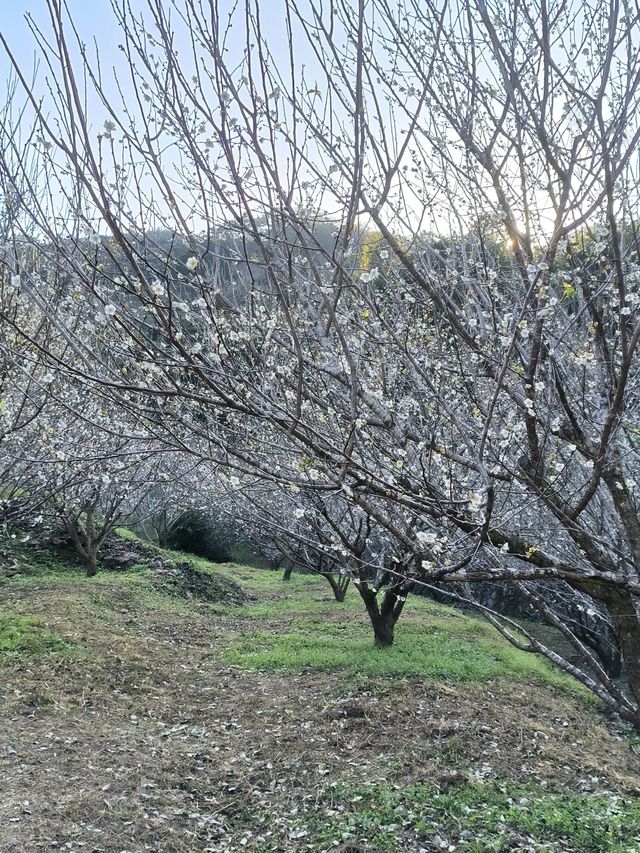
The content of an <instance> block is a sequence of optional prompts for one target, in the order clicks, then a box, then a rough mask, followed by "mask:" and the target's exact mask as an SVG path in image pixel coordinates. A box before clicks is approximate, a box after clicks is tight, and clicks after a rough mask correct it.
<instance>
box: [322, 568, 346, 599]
mask: <svg viewBox="0 0 640 853" xmlns="http://www.w3.org/2000/svg"><path fill="white" fill-rule="evenodd" d="M321 574H322V576H323V577H325V578H326V579H327V580H328V581H329V586H330V587H331V589H332V590H333V596H334V598H335V600H336V601H337V602H339V603H342V602H343V601H344V600H345V598H346V595H347V590H348V589H349V581H350V580H351V579H350V578H349V577H348V576H347V575H338V577H336V576H335V575H334V574H332V573H331V572H321Z"/></svg>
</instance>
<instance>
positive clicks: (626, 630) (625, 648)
mask: <svg viewBox="0 0 640 853" xmlns="http://www.w3.org/2000/svg"><path fill="white" fill-rule="evenodd" d="M607 607H608V610H609V613H610V614H611V618H612V619H613V624H614V627H615V631H616V635H617V637H618V643H619V645H620V651H621V652H622V659H623V660H624V670H625V673H626V675H627V677H628V679H629V686H630V687H631V692H632V693H633V695H634V697H635V699H636V702H638V704H640V618H639V617H638V613H637V611H636V608H635V602H634V600H633V596H632V595H630V594H629V593H627V592H619V591H615V592H612V593H610V594H609V595H608V596H607Z"/></svg>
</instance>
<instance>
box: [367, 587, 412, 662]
mask: <svg viewBox="0 0 640 853" xmlns="http://www.w3.org/2000/svg"><path fill="white" fill-rule="evenodd" d="M358 591H359V593H360V597H361V598H362V600H363V601H364V606H365V607H366V608H367V613H368V614H369V619H370V620H371V626H372V628H373V641H374V645H375V646H376V648H378V649H382V648H388V647H389V646H392V645H393V640H394V630H395V625H396V622H397V621H398V619H399V617H400V614H401V613H402V608H403V607H404V596H403V595H401V592H403V591H404V592H405V594H406V591H405V590H404V587H396V586H391V587H388V588H387V589H386V590H385V593H384V598H383V599H382V606H380V605H379V604H378V598H377V593H376V592H375V591H374V590H373V589H371V587H370V586H369V584H367V583H361V584H359V585H358Z"/></svg>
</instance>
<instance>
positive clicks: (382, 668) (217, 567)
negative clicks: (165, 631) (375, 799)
mask: <svg viewBox="0 0 640 853" xmlns="http://www.w3.org/2000/svg"><path fill="white" fill-rule="evenodd" d="M118 532H119V533H120V534H121V535H125V536H126V537H127V538H129V539H131V540H135V539H136V537H135V536H134V535H133V534H131V533H129V532H127V531H124V530H120V531H118ZM157 550H158V551H159V553H162V554H164V555H165V556H168V557H170V558H171V559H172V560H178V561H179V560H182V559H184V560H188V561H190V562H191V563H192V564H194V565H195V566H196V567H197V568H198V569H200V570H202V571H206V572H215V573H217V574H221V575H223V576H226V577H229V578H232V579H233V580H235V581H237V582H238V583H239V584H240V585H241V586H242V587H243V588H244V589H245V590H246V591H247V592H248V593H249V594H250V595H252V596H253V600H252V601H250V602H248V603H247V604H245V605H243V606H237V605H226V604H221V603H218V604H213V605H196V603H195V602H192V601H185V602H180V601H171V596H169V595H167V594H165V593H164V592H158V591H156V590H154V589H153V587H152V586H151V585H150V583H149V572H148V569H147V568H146V566H145V563H144V561H142V563H141V564H140V565H139V566H137V567H134V568H133V569H129V570H127V571H126V572H104V571H103V572H100V573H99V574H98V576H97V577H95V578H91V579H90V580H87V579H85V578H84V576H83V569H82V567H79V566H67V565H64V564H63V563H61V562H60V561H59V560H58V559H57V558H56V556H55V555H54V554H53V553H50V552H48V551H35V550H31V549H26V548H25V549H23V557H24V561H25V562H27V561H28V562H27V564H28V566H29V574H28V575H20V576H18V577H16V578H15V579H12V581H11V583H15V584H21V583H25V584H28V583H31V582H33V580H34V579H38V578H42V577H49V578H55V577H62V576H64V577H65V578H67V579H68V580H73V581H74V583H77V585H78V592H79V593H80V592H83V591H84V590H85V589H86V591H87V594H88V595H89V600H90V602H91V603H92V604H93V605H94V606H96V607H98V608H103V609H104V610H105V611H108V610H109V609H111V608H115V609H118V608H120V607H122V606H123V602H121V601H120V599H119V598H116V599H113V597H112V596H111V595H110V594H109V592H108V590H106V591H105V590H103V589H102V587H103V586H107V587H111V586H112V585H113V584H117V585H118V586H121V587H125V588H127V589H128V590H129V591H130V592H131V595H132V596H133V598H132V600H131V605H133V604H134V603H135V606H136V607H147V608H150V609H157V610H162V609H170V610H181V611H184V612H185V615H188V611H189V610H192V609H193V608H194V607H195V606H203V607H205V608H206V607H209V608H210V610H211V611H212V612H213V613H221V614H227V615H233V616H234V617H239V618H241V619H243V620H246V623H245V625H244V626H243V630H242V633H241V636H240V638H239V639H235V640H231V639H230V640H229V641H227V643H226V645H225V647H224V648H223V650H222V654H223V656H224V659H225V660H226V661H227V662H228V663H231V664H235V665H239V666H242V667H245V668H250V669H264V670H272V671H273V670H280V671H285V672H299V671H300V670H315V671H324V672H339V673H341V674H342V675H344V676H345V677H348V678H352V679H356V680H357V679H359V678H370V677H372V676H374V677H375V676H385V677H388V676H394V677H416V678H424V679H429V680H438V679H440V680H447V679H449V680H455V681H482V680H485V679H491V678H519V679H523V680H526V679H536V680H539V681H542V682H544V683H547V684H551V685H553V686H556V687H562V688H565V689H570V690H571V691H572V692H582V693H583V694H585V693H586V691H584V690H581V688H580V687H579V686H578V685H577V684H575V683H574V682H573V681H571V680H570V679H569V678H567V677H565V676H563V675H562V674H561V673H560V672H558V671H557V670H555V669H553V668H552V667H551V666H550V665H549V664H548V663H547V662H546V661H545V660H543V659H542V658H539V657H537V656H534V655H531V654H527V653H525V652H520V651H518V650H517V649H515V648H514V647H512V646H511V645H509V643H507V641H506V640H504V639H503V638H501V637H500V636H499V635H498V634H497V633H496V632H495V631H494V629H493V628H491V627H490V626H489V625H488V624H487V623H485V622H484V621H483V620H481V619H477V618H473V617H470V616H467V615H464V614H462V613H460V612H459V611H456V610H455V609H453V608H450V607H446V606H444V605H441V604H435V603H434V602H430V601H428V600H427V599H424V598H418V597H416V596H413V597H411V598H410V599H409V601H408V602H407V605H406V607H405V610H404V613H403V615H402V618H401V620H400V622H399V623H398V625H397V627H396V641H395V644H394V646H393V647H392V648H389V649H376V648H374V646H373V634H372V630H371V625H370V623H369V621H368V618H367V616H366V613H365V612H364V606H363V604H362V602H361V601H360V598H359V596H358V595H357V591H356V590H355V589H353V588H352V589H351V590H350V591H349V595H348V597H347V601H346V602H344V603H343V604H338V603H336V602H335V601H334V600H333V599H332V593H331V589H330V587H329V585H328V583H327V582H326V580H324V579H323V578H321V577H319V576H317V575H313V574H309V575H303V574H297V573H294V575H293V576H292V578H291V580H290V581H288V582H286V583H283V581H282V580H281V573H280V572H273V571H268V570H265V569H256V568H252V567H250V566H238V565H235V564H231V563H222V564H217V563H216V564H214V563H209V562H208V561H207V560H205V559H203V558H199V557H194V556H192V555H189V554H183V553H180V552H175V551H162V550H161V549H157ZM124 606H126V605H124Z"/></svg>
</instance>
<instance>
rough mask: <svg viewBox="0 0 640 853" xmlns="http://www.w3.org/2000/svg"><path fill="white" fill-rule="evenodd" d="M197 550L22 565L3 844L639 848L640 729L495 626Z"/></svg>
mask: <svg viewBox="0 0 640 853" xmlns="http://www.w3.org/2000/svg"><path fill="white" fill-rule="evenodd" d="M14 547H15V546H14ZM174 559H175V560H177V561H180V560H181V559H183V557H181V556H180V555H174ZM193 565H194V566H196V567H197V568H198V569H199V570H200V571H202V572H205V573H206V574H207V575H208V576H210V577H212V578H213V580H214V581H215V584H213V585H212V587H211V589H217V590H219V596H221V597H222V599H223V600H221V601H205V600H203V599H202V598H201V597H199V593H198V591H197V590H196V591H195V594H191V595H190V593H189V590H188V589H185V588H178V587H175V588H174V587H171V585H170V584H167V583H164V582H161V583H159V582H158V573H157V572H154V570H153V569H152V568H150V567H149V563H148V562H147V563H142V564H138V565H137V566H136V567H134V568H132V569H129V570H127V571H123V572H107V571H103V572H101V573H100V574H99V575H98V577H96V578H93V579H91V580H88V579H86V578H85V577H84V576H83V573H82V570H81V569H80V568H78V567H75V566H74V565H73V564H71V563H69V564H63V563H61V562H60V561H59V559H58V558H57V557H55V556H54V555H52V554H48V553H47V552H44V551H38V552H36V551H24V552H21V572H20V573H19V574H16V575H15V576H13V577H10V578H3V579H2V581H0V601H1V603H2V606H1V609H0V744H1V747H0V773H1V778H2V791H3V796H2V797H1V798H0V850H2V851H3V853H5V851H7V853H8V851H15V853H36V851H53V850H71V851H77V853H80V851H82V852H83V853H89V851H91V853H103V851H104V852H105V853H124V851H127V853H142V851H159V852H160V851H162V853H173V851H176V853H177V851H180V853H187V851H216V853H224V851H241V850H248V851H249V850H250V851H262V852H263V853H266V851H325V850H327V851H328V850H338V851H343V853H346V851H350V853H358V851H362V853H364V851H371V853H373V851H394V850H405V851H416V853H417V851H429V853H431V851H442V850H446V851H474V853H480V851H494V850H495V851H502V850H510V851H542V850H545V851H557V853H560V851H562V853H568V851H580V853H584V852H585V851H594V853H595V851H617V853H623V851H625V853H631V851H639V850H640V801H639V800H638V798H637V795H638V793H639V792H640V772H639V771H640V743H639V742H638V740H637V739H636V738H634V737H633V736H632V735H631V734H630V732H629V731H628V730H627V729H626V728H624V727H622V726H621V725H620V724H619V723H617V722H615V721H606V720H605V719H604V718H603V716H602V715H601V713H600V711H599V709H598V708H597V707H596V706H595V704H594V703H593V702H592V701H591V700H590V699H589V697H587V696H586V695H585V694H583V693H582V692H581V691H579V690H577V689H576V688H575V687H573V686H572V685H571V683H570V682H568V681H566V680H565V679H564V678H563V677H561V676H559V675H558V674H557V673H555V672H553V671H551V670H550V669H549V667H547V665H546V664H545V663H544V662H541V661H540V660H538V659H536V658H534V657H532V656H527V655H525V654H521V653H519V652H517V651H515V650H514V649H512V648H511V647H509V646H508V645H507V644H506V643H504V642H503V641H502V640H501V639H500V638H499V637H497V636H496V635H495V634H494V633H493V632H492V630H491V629H490V628H488V627H487V626H486V625H485V624H484V623H483V622H481V621H478V620H476V619H473V618H470V617H468V616H465V615H462V614H460V613H458V612H455V611H453V610H450V609H448V608H446V607H442V606H439V605H435V604H432V603H429V602H427V601H425V600H419V599H415V600H411V601H410V602H409V603H408V605H407V608H406V612H405V615H403V618H402V619H401V621H400V622H399V624H398V631H397V640H396V645H395V646H394V647H393V648H392V649H390V650H378V651H376V650H374V649H373V647H372V644H371V636H370V631H369V627H368V625H367V622H366V617H365V615H364V614H363V612H362V606H361V604H360V602H359V600H357V599H356V597H355V595H353V594H351V595H350V596H348V600H347V602H346V603H345V604H343V605H339V604H336V603H335V602H334V601H333V600H332V598H331V594H330V589H329V587H328V586H327V585H326V583H325V581H323V580H322V579H321V578H316V577H309V576H294V577H293V578H292V580H291V581H290V582H289V583H288V584H283V583H282V581H281V580H280V576H279V575H277V574H274V573H270V572H266V571H261V570H257V569H252V568H249V567H245V566H235V565H223V566H211V565H209V564H207V563H205V562H204V561H202V560H195V561H193ZM225 579H230V580H233V581H235V582H236V583H238V584H240V586H241V587H242V590H243V591H244V593H245V596H242V595H240V594H236V593H237V587H234V586H232V585H227V584H226V583H225ZM161 580H162V579H161ZM234 590H235V591H236V593H234ZM232 593H233V594H232ZM207 594H209V593H207ZM213 597H216V594H214V595H213ZM238 602H242V603H238Z"/></svg>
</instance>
